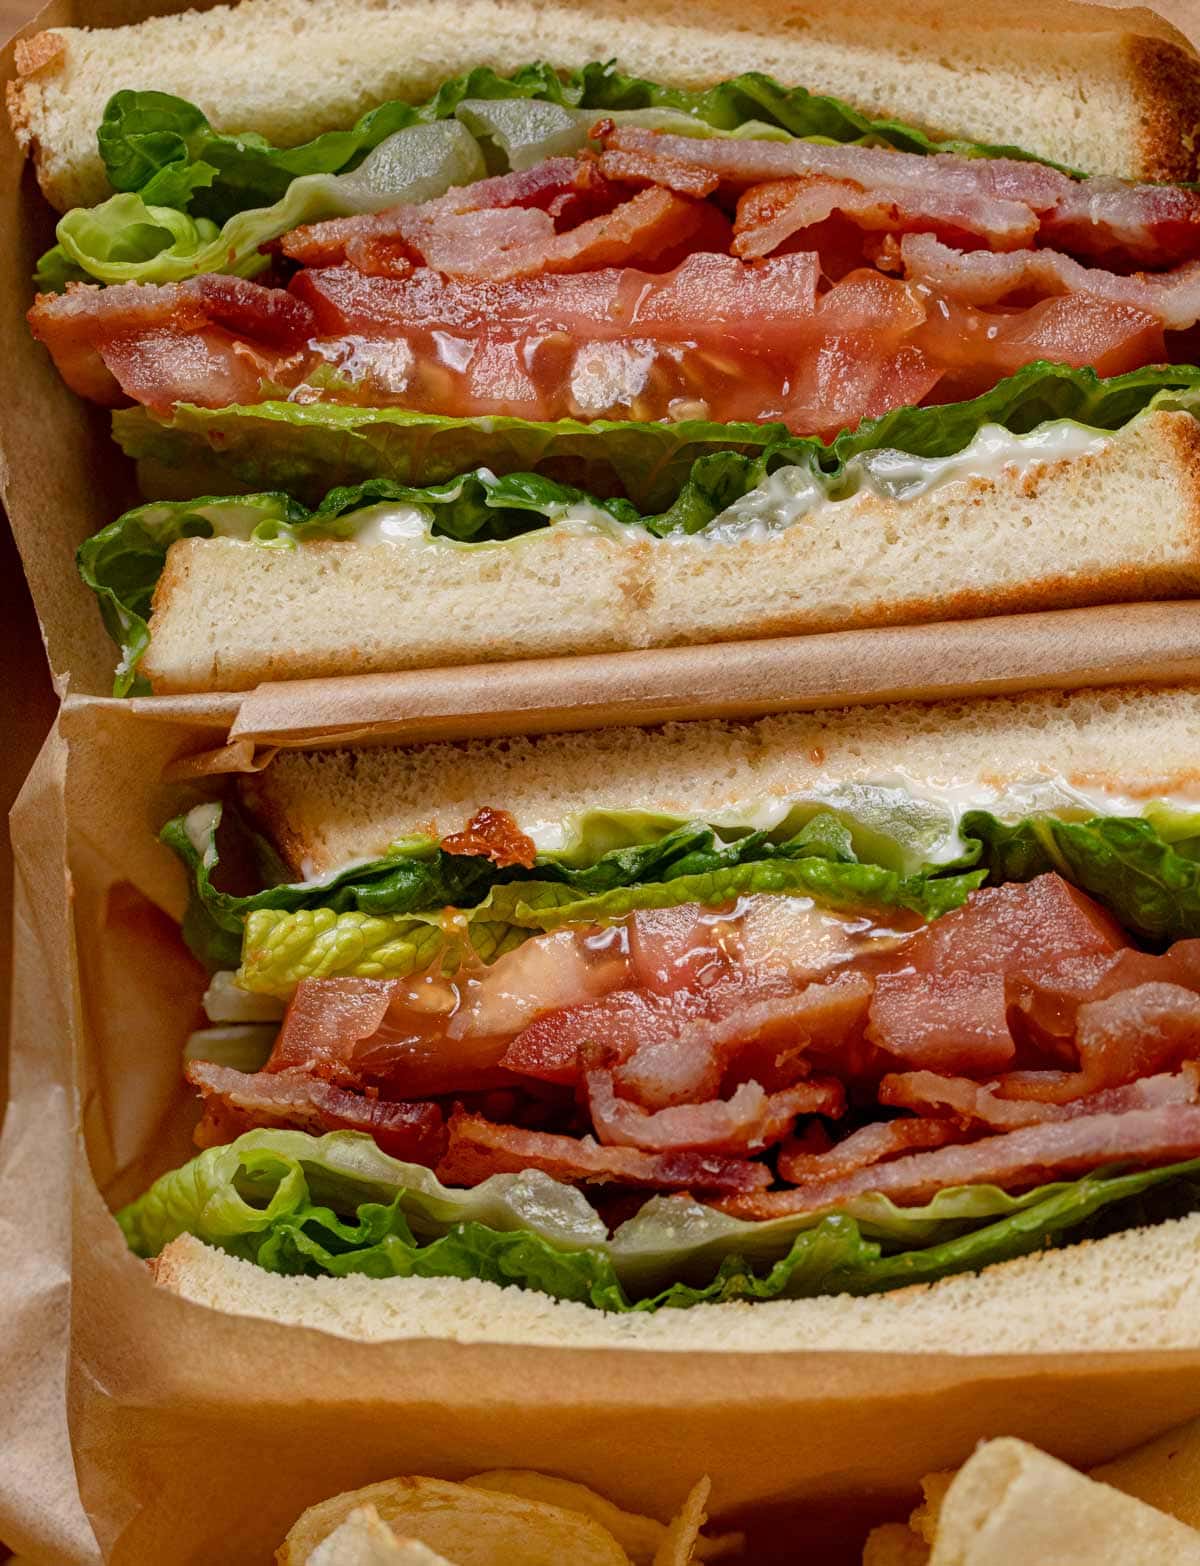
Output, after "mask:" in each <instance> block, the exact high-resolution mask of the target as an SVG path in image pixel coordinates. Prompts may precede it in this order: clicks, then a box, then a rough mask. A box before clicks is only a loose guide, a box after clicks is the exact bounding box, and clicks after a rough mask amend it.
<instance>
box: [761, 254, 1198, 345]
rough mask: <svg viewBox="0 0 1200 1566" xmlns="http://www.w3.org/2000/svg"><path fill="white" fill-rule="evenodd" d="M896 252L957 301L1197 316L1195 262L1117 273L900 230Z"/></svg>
mask: <svg viewBox="0 0 1200 1566" xmlns="http://www.w3.org/2000/svg"><path fill="white" fill-rule="evenodd" d="M741 253H742V252H739V254H741ZM900 255H901V258H902V260H903V264H904V271H905V275H906V276H907V277H909V278H911V279H912V280H914V281H915V282H919V283H924V284H926V285H927V286H928V287H930V288H933V289H936V290H937V292H938V293H940V294H944V295H946V296H947V297H948V298H950V299H954V300H957V301H959V302H961V303H963V304H972V305H995V304H1000V303H1002V302H1004V301H1006V300H1009V299H1011V298H1013V296H1014V295H1020V296H1021V298H1022V299H1025V300H1028V299H1029V297H1030V296H1032V297H1034V298H1047V297H1051V296H1056V295H1062V294H1071V295H1083V296H1085V297H1088V298H1091V299H1096V300H1102V301H1104V302H1105V303H1107V304H1112V305H1121V306H1125V307H1127V308H1128V309H1132V310H1136V311H1139V312H1140V313H1141V314H1143V315H1146V316H1150V317H1151V318H1152V319H1153V320H1155V321H1156V322H1157V323H1158V325H1159V326H1161V327H1163V328H1165V329H1166V330H1168V331H1185V330H1186V329H1187V328H1188V327H1191V326H1195V324H1196V322H1197V321H1200V261H1191V262H1188V263H1187V265H1185V266H1181V267H1177V268H1176V269H1175V270H1174V271H1171V272H1165V273H1162V274H1161V275H1155V274H1151V273H1145V272H1139V273H1136V274H1135V275H1134V276H1132V277H1120V276H1118V275H1117V274H1116V273H1114V272H1106V271H1104V270H1103V269H1102V268H1100V267H1090V266H1082V265H1080V263H1079V262H1078V261H1073V260H1072V259H1071V257H1070V256H1068V255H1064V254H1063V253H1062V252H1061V251H1058V250H1011V251H1008V252H1007V253H1005V254H993V253H992V252H991V251H988V250H970V251H961V250H952V249H951V248H950V246H948V245H944V244H942V243H941V242H940V241H939V240H938V239H936V238H935V237H934V236H933V235H932V234H926V233H921V234H905V236H904V238H903V239H902V240H901V241H900Z"/></svg>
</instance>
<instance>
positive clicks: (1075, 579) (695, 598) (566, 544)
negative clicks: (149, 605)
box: [142, 412, 1200, 695]
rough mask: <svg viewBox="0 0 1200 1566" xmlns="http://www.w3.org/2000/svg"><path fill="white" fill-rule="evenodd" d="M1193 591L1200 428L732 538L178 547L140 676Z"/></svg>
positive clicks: (361, 663) (1160, 416) (829, 510)
mask: <svg viewBox="0 0 1200 1566" xmlns="http://www.w3.org/2000/svg"><path fill="white" fill-rule="evenodd" d="M1197 593H1200V423H1197V421H1196V419H1194V418H1193V417H1192V416H1191V414H1189V413H1173V412H1156V413H1151V414H1148V415H1146V416H1145V417H1143V418H1139V419H1136V420H1134V421H1133V422H1132V423H1131V424H1129V425H1127V426H1125V427H1124V428H1123V429H1121V430H1119V431H1117V432H1116V433H1115V434H1114V435H1113V436H1112V438H1111V440H1110V442H1109V443H1108V445H1107V446H1106V447H1105V448H1104V449H1102V450H1100V451H1096V452H1092V453H1090V454H1085V455H1078V456H1074V457H1068V458H1060V459H1059V460H1055V461H1047V462H1044V463H1040V464H1038V465H1036V466H1033V467H1026V466H1024V463H1022V465H1021V466H1020V467H1018V466H1016V465H1011V466H1009V467H1006V468H1004V469H1002V470H1001V471H1000V472H998V473H997V474H996V475H995V476H989V477H983V476H974V477H970V478H966V477H964V478H958V479H952V480H950V481H948V482H944V483H942V484H940V485H938V486H937V487H936V488H934V489H932V490H930V491H928V492H927V493H926V494H924V495H921V496H918V497H916V498H913V499H909V500H894V499H891V498H888V497H886V496H883V495H880V494H878V493H876V492H875V491H873V490H872V489H870V488H864V489H860V490H859V491H858V493H857V494H855V495H853V496H850V497H849V498H847V499H845V500H840V501H831V502H827V503H825V504H823V505H818V506H817V507H816V508H815V509H814V510H813V511H811V512H809V513H808V514H807V515H806V516H804V517H803V518H802V519H800V520H799V521H797V522H794V523H793V524H792V525H790V526H788V527H784V528H781V529H777V530H776V531H774V532H773V533H770V534H759V535H758V536H755V535H753V534H752V535H750V536H746V535H745V534H743V535H742V536H741V537H739V538H737V539H734V540H729V539H726V540H719V539H718V538H716V537H714V538H711V539H710V538H708V537H706V536H704V535H703V534H696V535H690V536H681V537H675V538H668V539H656V538H654V537H652V536H651V535H650V534H649V533H646V532H644V531H643V530H641V529H629V530H628V531H627V532H626V533H625V534H623V535H622V536H614V535H613V534H611V533H607V532H599V531H596V530H583V531H581V530H580V529H579V528H577V527H576V526H575V525H572V524H559V525H557V526H554V527H548V528H541V529H539V530H537V531H536V532H532V533H527V534H525V535H524V536H523V537H521V538H519V539H512V540H509V541H507V542H505V543H492V544H471V545H461V544H457V543H455V542H453V541H451V540H447V539H429V538H424V539H422V538H406V539H397V540H394V541H388V542H380V543H366V542H364V543H361V544H359V543H354V542H340V541H327V542H321V543H311V544H305V545H302V546H301V547H299V548H296V549H291V550H280V549H264V548H262V547H260V546H257V545H254V544H251V543H247V542H244V541H240V540H235V539H204V538H187V539H181V540H179V541H178V542H177V543H175V544H173V545H172V546H171V549H170V551H169V552H168V556H167V562H166V565H165V567H164V570H163V573H162V576H161V577H160V579H159V583H158V588H157V590H156V592H155V595H154V606H153V614H152V617H151V620H150V631H151V640H150V646H149V648H148V650H147V652H146V654H145V656H144V657H143V660H142V672H143V673H144V674H145V675H146V676H147V677H148V679H149V680H150V683H151V686H152V688H153V689H154V691H155V693H156V694H158V695H168V694H176V693H180V692H186V691H218V690H246V689H248V688H250V687H252V686H254V685H256V684H258V683H259V682H260V681H264V680H279V679H295V678H301V677H314V676H322V675H333V674H351V673H375V672H386V671H393V670H401V669H417V668H427V667H436V666H444V665H451V664H460V663H475V662H484V661H497V660H504V659H511V658H536V657H549V656H553V655H556V654H574V653H583V652H616V651H622V650H626V649H630V648H639V647H663V646H678V645H681V644H696V643H702V642H713V641H729V640H740V639H747V638H754V637H763V636H786V635H793V634H800V633H809V632H817V631H831V630H842V629H850V628H856V627H866V626H875V625H888V624H905V623H907V624H916V623H921V622H926V621H933V620H953V619H962V618H966V617H969V616H973V615H980V614H1001V613H1010V612H1016V611H1021V610H1030V609H1056V608H1070V607H1074V606H1077V605H1083V604H1095V603H1115V602H1126V601H1129V600H1132V599H1142V600H1145V599H1153V598H1171V597H1186V596H1191V595H1193V594H1197Z"/></svg>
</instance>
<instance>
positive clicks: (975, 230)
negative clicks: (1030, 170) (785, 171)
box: [733, 178, 1038, 260]
mask: <svg viewBox="0 0 1200 1566" xmlns="http://www.w3.org/2000/svg"><path fill="white" fill-rule="evenodd" d="M1000 207H1003V208H1004V209H1006V210H1007V209H1009V208H1010V207H1011V215H1010V216H1008V217H1007V219H1006V220H1005V222H1004V226H1003V228H1002V229H1000V228H999V227H998V220H997V217H996V211H997V209H998V208H1000ZM834 212H840V213H841V214H842V216H843V217H847V218H849V219H850V220H851V222H853V223H854V224H855V225H856V227H858V228H861V229H864V230H866V231H868V232H877V233H885V234H907V233H909V232H918V233H922V234H925V233H929V232H932V233H937V234H942V233H944V234H947V235H951V236H954V237H960V236H969V235H977V236H979V237H982V238H986V239H987V240H988V241H989V242H990V243H991V244H994V245H997V246H998V247H999V248H1001V249H1002V250H1004V251H1008V250H1015V249H1016V248H1017V247H1018V246H1019V245H1027V244H1029V243H1030V242H1031V241H1032V240H1033V239H1034V238H1035V237H1036V236H1037V232H1038V220H1037V217H1036V216H1035V214H1034V213H1033V212H1031V211H1030V210H1029V208H1028V207H1024V206H1016V205H1014V204H1012V203H1008V202H1004V203H994V202H987V203H984V202H967V201H964V200H961V199H960V200H959V201H957V202H955V203H953V204H952V205H947V203H946V200H945V198H944V195H943V193H942V192H941V191H939V190H936V189H934V190H928V191H921V190H916V191H906V190H899V189H894V188H889V187H887V186H883V187H879V186H872V187H870V188H868V189H864V188H863V187H862V186H861V185H859V184H856V183H855V182H854V181H853V180H849V179H841V180H835V179H821V178H814V179H799V180H772V181H771V182H770V183H769V184H766V185H754V186H752V187H751V188H750V189H749V190H748V191H746V193H745V194H744V195H743V196H742V197H741V199H740V200H739V201H738V208H737V221H736V223H735V224H734V235H735V238H734V241H733V253H734V254H735V255H738V256H743V257H744V258H745V259H746V260H752V259H753V258H754V257H756V256H769V255H770V254H771V253H772V252H773V251H775V250H777V249H778V248H779V246H780V245H782V244H783V243H784V242H785V241H786V240H788V239H790V238H791V237H792V236H793V234H798V233H802V232H803V231H804V230H805V229H809V228H812V227H813V226H814V225H815V224H817V223H823V222H824V221H825V219H826V218H828V217H830V216H832V214H833V213H834ZM985 253H986V252H985Z"/></svg>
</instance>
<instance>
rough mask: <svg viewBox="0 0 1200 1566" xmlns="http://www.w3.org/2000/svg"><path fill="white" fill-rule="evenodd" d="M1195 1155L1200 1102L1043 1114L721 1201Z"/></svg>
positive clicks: (764, 1206) (1039, 1173)
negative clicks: (1053, 1118) (998, 1132)
mask: <svg viewBox="0 0 1200 1566" xmlns="http://www.w3.org/2000/svg"><path fill="white" fill-rule="evenodd" d="M1197 1156H1200V1106H1197V1105H1193V1104H1164V1105H1159V1106H1158V1107H1156V1108H1153V1109H1136V1110H1132V1111H1129V1112H1127V1113H1125V1114H1096V1115H1081V1116H1079V1117H1078V1118H1077V1119H1072V1120H1067V1121H1064V1122H1061V1123H1049V1122H1043V1123H1041V1124H1039V1125H1035V1126H1028V1127H1026V1128H1024V1129H1023V1130H1019V1131H1010V1132H1008V1133H1006V1134H1005V1135H1002V1136H989V1137H984V1138H982V1139H981V1140H980V1141H978V1142H967V1143H964V1144H962V1145H961V1146H952V1147H942V1148H938V1149H937V1150H935V1151H933V1152H927V1153H912V1154H909V1155H908V1156H906V1157H903V1158H897V1159H895V1160H894V1161H893V1162H891V1163H886V1164H882V1165H873V1166H872V1167H871V1168H869V1169H862V1170H859V1171H858V1172H857V1173H855V1174H849V1175H844V1176H841V1177H839V1178H836V1179H832V1180H814V1181H810V1182H808V1183H806V1184H804V1185H800V1186H796V1187H794V1188H793V1189H791V1190H786V1191H763V1192H759V1193H757V1194H756V1195H753V1196H745V1197H734V1198H730V1199H728V1200H725V1201H722V1202H720V1203H719V1204H718V1205H719V1206H720V1207H721V1208H722V1210H723V1211H725V1212H728V1213H731V1214H733V1215H734V1216H735V1217H738V1218H782V1217H786V1216H787V1215H788V1214H790V1213H805V1212H816V1211H819V1210H822V1209H824V1208H826V1207H836V1206H838V1205H839V1204H840V1203H842V1202H847V1201H850V1200H851V1199H852V1198H853V1197H856V1196H862V1195H864V1194H865V1193H866V1192H868V1191H872V1192H875V1191H877V1192H880V1193H882V1194H883V1195H885V1196H888V1197H890V1198H891V1200H892V1201H893V1202H895V1203H897V1204H898V1205H900V1206H919V1205H920V1204H921V1203H923V1202H927V1201H930V1200H931V1199H932V1198H933V1197H934V1196H936V1195H937V1193H938V1192H939V1191H940V1190H943V1189H944V1188H945V1187H947V1186H955V1185H982V1184H987V1185H998V1186H1000V1187H1001V1188H1002V1189H1004V1190H1006V1191H1019V1190H1024V1189H1027V1188H1028V1187H1030V1186H1036V1185H1041V1184H1043V1183H1046V1182H1049V1181H1052V1180H1060V1179H1070V1178H1072V1177H1074V1176H1076V1175H1081V1174H1086V1173H1088V1172H1089V1171H1090V1170H1093V1169H1098V1168H1100V1167H1101V1166H1103V1165H1105V1164H1118V1165H1122V1166H1133V1167H1139V1168H1140V1167H1146V1166H1153V1165H1157V1164H1169V1163H1175V1162H1176V1161H1178V1160H1181V1159H1185V1158H1195V1157H1197Z"/></svg>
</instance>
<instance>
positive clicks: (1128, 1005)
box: [1003, 981, 1200, 1104]
mask: <svg viewBox="0 0 1200 1566" xmlns="http://www.w3.org/2000/svg"><path fill="white" fill-rule="evenodd" d="M1075 1044H1076V1048H1077V1050H1078V1052H1079V1064H1080V1069H1079V1070H1078V1071H1014V1072H1010V1073H1009V1074H1008V1075H1007V1076H1006V1077H1005V1078H1004V1079H1003V1093H1004V1096H1005V1097H1007V1098H1019V1099H1033V1100H1036V1101H1037V1102H1039V1103H1041V1104H1065V1103H1069V1102H1070V1101H1071V1100H1072V1099H1076V1098H1080V1097H1082V1096H1083V1095H1084V1094H1086V1093H1093V1092H1096V1091H1098V1090H1099V1089H1100V1088H1104V1087H1119V1086H1121V1085H1123V1084H1125V1083H1129V1082H1133V1081H1135V1080H1136V1079H1137V1078H1138V1077H1140V1076H1144V1075H1146V1074H1147V1073H1148V1072H1152V1071H1158V1070H1161V1069H1162V1068H1163V1067H1164V1066H1169V1065H1175V1064H1177V1063H1178V1062H1180V1061H1182V1060H1188V1059H1196V1058H1200V995H1198V994H1197V993H1196V992H1195V991H1194V990H1191V989H1185V988H1184V986H1183V985H1180V984H1169V983H1164V982H1162V981H1154V982H1151V983H1149V984H1138V985H1134V986H1133V988H1132V989H1125V990H1120V991H1119V992H1118V993H1116V994H1114V995H1109V996H1107V997H1106V998H1105V999H1103V1000H1095V1001H1089V1002H1087V1004H1085V1005H1083V1006H1081V1007H1080V1008H1079V1013H1078V1021H1077V1026H1076V1032H1075Z"/></svg>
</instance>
